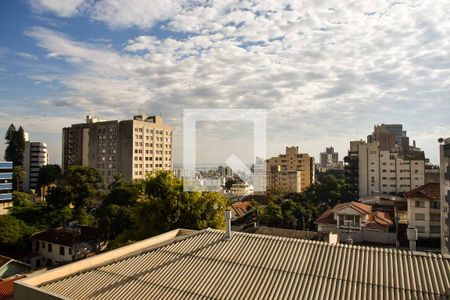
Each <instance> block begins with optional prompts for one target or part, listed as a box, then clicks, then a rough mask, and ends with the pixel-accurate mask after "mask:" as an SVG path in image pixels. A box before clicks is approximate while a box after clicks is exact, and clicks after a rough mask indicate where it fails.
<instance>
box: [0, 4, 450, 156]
mask: <svg viewBox="0 0 450 300" xmlns="http://www.w3.org/2000/svg"><path fill="white" fill-rule="evenodd" d="M124 3H125V2H124ZM124 3H122V4H124ZM126 3H130V5H121V1H114V2H107V1H97V2H95V3H92V2H91V1H83V0H74V1H64V2H59V1H56V2H55V1H48V0H31V1H8V2H6V1H4V2H2V3H1V4H0V6H1V7H0V8H1V9H0V26H1V28H3V29H5V30H4V33H3V34H2V38H1V40H0V91H1V94H2V97H1V101H2V110H1V111H0V116H1V121H0V131H2V132H5V131H6V128H7V127H8V126H9V124H10V123H11V122H13V123H14V124H16V125H17V126H18V125H22V126H23V127H24V128H25V130H26V131H28V132H30V134H31V135H32V136H33V137H34V138H35V139H36V140H40V141H44V142H46V143H47V144H48V146H49V154H50V161H51V162H52V163H60V162H61V155H60V153H61V130H62V128H63V127H66V126H70V124H75V123H80V122H82V120H83V118H84V117H85V115H87V114H91V115H97V116H98V117H101V118H102V119H106V120H113V119H126V118H129V117H130V116H132V115H133V114H135V113H138V112H139V111H143V112H148V113H149V114H159V113H161V114H162V115H163V117H164V119H165V120H166V121H167V123H168V124H171V125H173V126H174V141H175V144H174V155H175V157H174V160H175V165H180V164H181V142H180V141H181V140H182V137H181V136H180V133H181V117H182V111H183V109H184V108H218V107H220V108H266V109H268V138H267V140H268V142H269V143H268V156H269V157H270V156H273V155H277V154H278V153H281V152H282V151H283V149H284V148H285V147H286V146H293V145H295V146H299V147H300V149H301V151H303V152H307V153H310V154H311V155H312V156H314V157H316V159H317V158H318V157H319V153H320V152H322V151H323V149H324V148H325V147H326V146H334V147H335V149H336V151H337V152H339V153H340V154H341V156H342V157H343V156H344V154H345V153H346V152H347V150H348V147H349V142H350V141H351V140H359V139H365V137H366V136H367V135H368V134H370V133H371V132H372V128H373V125H375V124H381V123H394V124H397V123H400V124H403V125H404V129H405V130H407V131H408V135H409V136H410V137H411V140H416V142H417V146H418V147H421V148H422V149H423V150H424V151H425V153H426V155H427V158H430V160H431V162H432V163H434V164H437V163H438V161H439V159H438V157H439V156H438V143H437V138H439V137H441V136H448V121H447V120H446V115H445V114H444V112H445V111H448V110H449V109H450V104H449V102H448V100H447V99H446V95H448V94H450V87H449V86H448V84H447V83H446V79H445V78H446V77H448V74H449V71H450V66H449V65H448V63H447V62H446V60H445V59H444V58H446V57H448V52H449V51H450V49H449V44H448V42H447V41H446V40H445V36H447V35H448V34H449V33H450V32H449V30H450V29H449V28H450V27H449V26H448V25H449V23H450V22H449V20H447V18H446V14H445V11H448V9H449V7H450V4H449V3H448V2H446V1H433V2H431V1H425V2H417V3H408V4H401V3H396V4H391V3H388V2H379V3H376V4H375V3H371V2H369V1H365V2H360V3H358V7H355V6H353V5H352V4H347V5H346V4H342V3H337V4H334V3H331V4H328V3H324V2H321V3H314V2H311V3H308V2H305V4H301V5H299V4H296V3H295V2H294V1H292V3H291V2H290V1H284V2H279V1H266V2H261V3H259V4H251V3H247V2H236V3H234V2H227V3H225V2H211V3H209V4H208V7H206V4H199V6H195V7H194V6H192V5H191V4H190V3H188V2H185V1H156V2H155V1H153V2H152V4H151V5H149V4H148V2H147V4H146V2H145V1H143V2H141V1H137V0H134V1H126ZM118 7H120V9H117V8H118ZM137 8H139V9H137ZM205 15H207V17H204V16H205ZM430 79H431V80H430ZM229 136H230V137H232V135H231V134H230V135H229ZM236 143H239V141H237V142H236ZM231 144H232V143H231ZM230 148H231V149H232V148H233V146H232V145H231V146H230ZM3 149H4V145H3V143H1V146H0V151H3ZM219 150H220V149H218V151H219ZM213 152H214V151H208V153H213ZM211 159H212V158H211Z"/></svg>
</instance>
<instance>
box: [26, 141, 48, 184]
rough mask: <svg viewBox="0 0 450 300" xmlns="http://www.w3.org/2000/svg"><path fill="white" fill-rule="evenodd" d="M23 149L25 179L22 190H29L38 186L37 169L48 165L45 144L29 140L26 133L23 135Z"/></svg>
mask: <svg viewBox="0 0 450 300" xmlns="http://www.w3.org/2000/svg"><path fill="white" fill-rule="evenodd" d="M25 137H26V140H25V151H24V153H23V168H24V171H25V179H24V181H23V190H24V191H27V192H28V191H30V190H32V189H33V190H36V189H37V188H38V179H39V170H40V169H41V168H42V167H43V166H46V165H48V149H47V144H45V143H42V142H31V141H29V140H28V134H27V135H26V136H25Z"/></svg>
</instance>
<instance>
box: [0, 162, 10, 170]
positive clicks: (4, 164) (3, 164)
mask: <svg viewBox="0 0 450 300" xmlns="http://www.w3.org/2000/svg"><path fill="white" fill-rule="evenodd" d="M12 168H13V163H12V162H11V161H5V162H0V169H3V170H4V169H7V170H11V169H12Z"/></svg>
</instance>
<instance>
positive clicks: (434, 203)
mask: <svg viewBox="0 0 450 300" xmlns="http://www.w3.org/2000/svg"><path fill="white" fill-rule="evenodd" d="M431 208H441V203H440V202H439V201H433V202H431Z"/></svg>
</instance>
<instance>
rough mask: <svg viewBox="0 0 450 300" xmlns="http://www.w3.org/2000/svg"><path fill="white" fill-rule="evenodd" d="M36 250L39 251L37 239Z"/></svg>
mask: <svg viewBox="0 0 450 300" xmlns="http://www.w3.org/2000/svg"><path fill="white" fill-rule="evenodd" d="M36 251H39V241H36Z"/></svg>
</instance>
